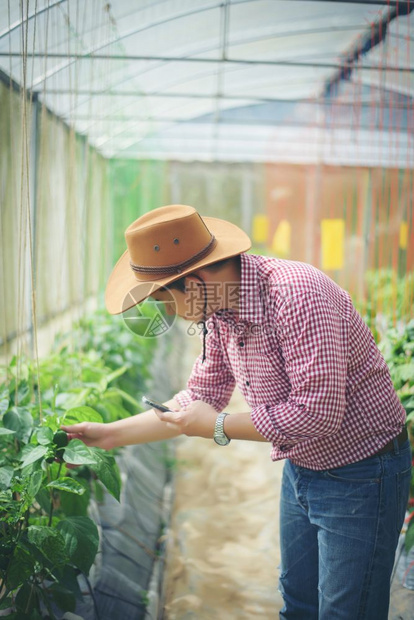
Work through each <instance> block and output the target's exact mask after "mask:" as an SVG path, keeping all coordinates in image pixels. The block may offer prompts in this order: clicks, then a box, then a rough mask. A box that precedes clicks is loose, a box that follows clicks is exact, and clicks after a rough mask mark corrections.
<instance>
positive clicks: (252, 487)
mask: <svg viewBox="0 0 414 620" xmlns="http://www.w3.org/2000/svg"><path fill="white" fill-rule="evenodd" d="M189 343H191V344H189V346H188V347H187V349H188V351H187V353H186V356H188V363H187V360H186V363H185V364H184V366H187V369H184V370H187V372H188V371H189V369H190V368H191V365H192V362H193V360H194V359H195V356H196V355H197V353H198V346H199V343H198V341H197V340H194V339H189ZM187 376H188V375H187ZM184 384H185V381H184ZM226 411H228V412H229V413H231V412H240V411H249V407H248V405H247V404H246V403H245V401H244V399H243V397H242V395H241V394H240V393H239V392H238V391H235V392H234V394H233V397H232V400H231V402H230V405H229V406H228V407H227V408H226ZM176 458H177V463H176V473H175V501H174V508H173V517H172V523H171V530H170V531H169V549H168V554H167V558H168V560H167V569H166V588H165V592H166V605H165V612H164V616H163V617H164V619H165V620H178V619H179V620H192V619H197V620H209V619H210V618H211V619H214V620H216V619H217V618H226V620H232V619H234V620H236V619H237V620H242V619H244V618H245V619H249V620H250V619H251V618H266V619H269V618H275V617H277V614H278V611H279V610H280V609H281V607H282V604H283V603H282V598H281V596H280V594H279V592H278V586H277V584H278V564H279V546H278V537H279V533H278V520H279V515H278V510H279V489H280V479H281V473H282V468H283V463H273V462H272V461H271V459H270V448H269V446H268V444H264V443H258V442H247V441H244V442H242V441H233V442H231V444H230V445H228V446H225V447H220V446H217V445H216V444H215V443H214V442H213V441H210V440H206V439H200V438H187V437H184V438H180V439H179V440H177V446H176Z"/></svg>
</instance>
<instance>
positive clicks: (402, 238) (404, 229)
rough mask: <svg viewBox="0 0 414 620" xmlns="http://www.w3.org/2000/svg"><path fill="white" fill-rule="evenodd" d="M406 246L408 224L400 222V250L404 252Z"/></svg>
mask: <svg viewBox="0 0 414 620" xmlns="http://www.w3.org/2000/svg"><path fill="white" fill-rule="evenodd" d="M407 245H408V224H407V222H401V224H400V248H401V249H402V250H406V249H407Z"/></svg>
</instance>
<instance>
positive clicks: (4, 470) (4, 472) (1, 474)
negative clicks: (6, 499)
mask: <svg viewBox="0 0 414 620" xmlns="http://www.w3.org/2000/svg"><path fill="white" fill-rule="evenodd" d="M13 474H14V469H13V467H9V466H8V465H5V466H4V467H0V489H2V490H5V489H7V488H8V487H9V486H10V482H11V479H12V478H13Z"/></svg>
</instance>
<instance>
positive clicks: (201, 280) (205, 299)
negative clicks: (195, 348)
mask: <svg viewBox="0 0 414 620" xmlns="http://www.w3.org/2000/svg"><path fill="white" fill-rule="evenodd" d="M192 277H193V278H197V280H199V281H200V282H201V284H202V285H203V297H204V303H203V318H202V320H201V321H198V323H197V326H201V328H202V332H203V357H202V359H201V363H202V364H203V363H204V360H205V359H206V336H207V333H208V329H207V325H206V321H207V287H206V283H205V282H204V280H203V278H200V276H196V275H194V274H192Z"/></svg>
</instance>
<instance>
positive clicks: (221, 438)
mask: <svg viewBox="0 0 414 620" xmlns="http://www.w3.org/2000/svg"><path fill="white" fill-rule="evenodd" d="M214 441H215V442H216V443H217V444H218V445H219V446H227V444H229V443H230V439H228V438H227V437H226V436H225V435H223V436H220V435H219V436H218V437H214Z"/></svg>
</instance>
